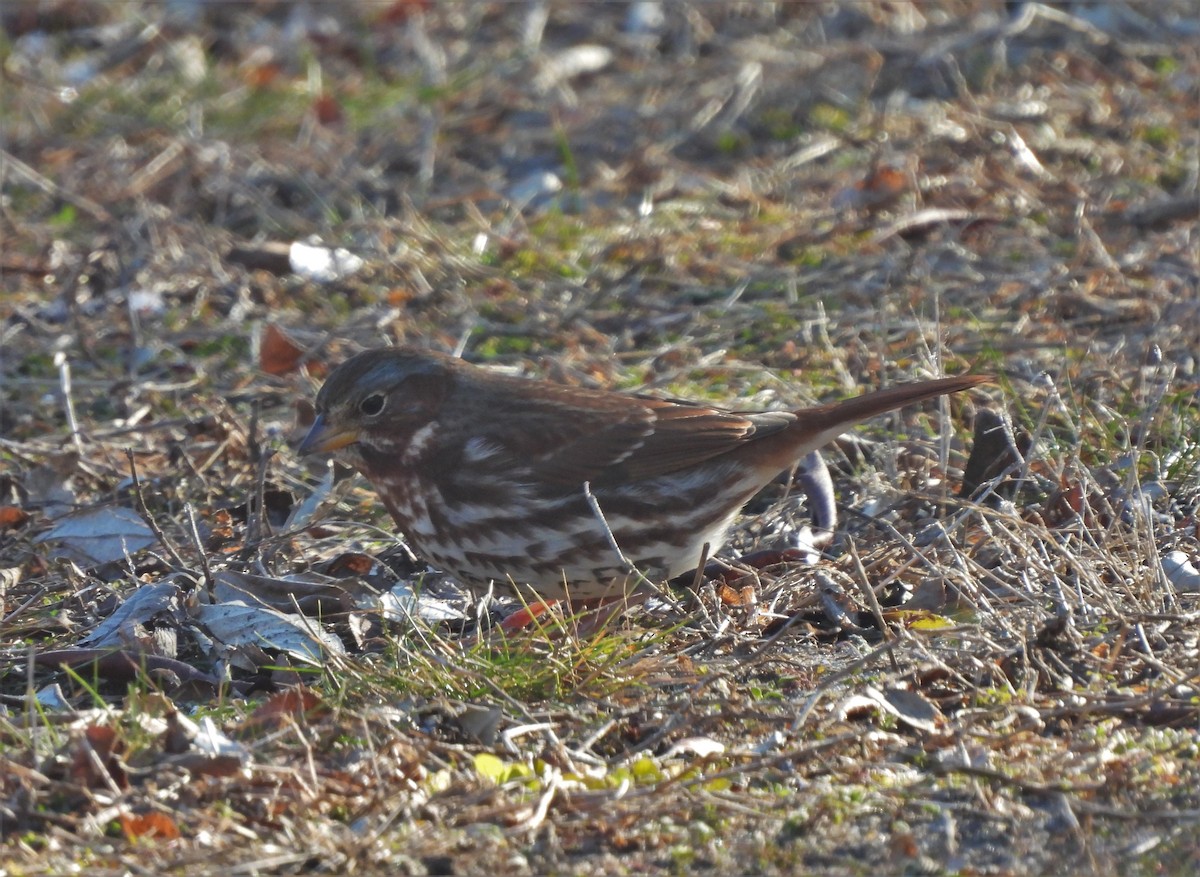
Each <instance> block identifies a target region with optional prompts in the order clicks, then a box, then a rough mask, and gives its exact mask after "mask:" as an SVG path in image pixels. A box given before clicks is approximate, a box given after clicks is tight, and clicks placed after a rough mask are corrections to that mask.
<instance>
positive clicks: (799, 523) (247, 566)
mask: <svg viewBox="0 0 1200 877" xmlns="http://www.w3.org/2000/svg"><path fill="white" fill-rule="evenodd" d="M0 17H2V24H3V30H2V32H0V40H3V42H2V43H0V55H2V56H3V78H4V81H3V87H2V88H0V112H2V114H3V115H2V126H3V132H4V138H3V152H2V153H0V185H2V202H0V235H2V239H3V249H2V252H0V272H2V273H0V292H2V298H0V466H2V469H0V643H2V652H0V872H2V873H5V874H34V873H71V872H79V871H83V872H86V873H89V874H108V873H112V874H117V873H122V874H124V873H137V874H151V873H152V874H171V873H206V872H211V871H216V870H220V871H223V872H225V873H229V874H251V873H253V874H288V873H387V874H397V873H412V874H423V873H429V874H451V873H453V874H471V873H488V874H529V873H588V874H608V873H612V874H621V873H639V874H640V873H663V872H672V871H675V872H687V871H692V870H704V869H715V870H716V871H717V872H719V873H730V872H737V873H756V874H786V873H800V872H804V873H830V874H833V873H839V874H840V873H880V872H881V871H896V870H904V871H909V872H929V873H970V874H1018V873H1019V874H1034V873H1053V874H1061V873H1067V872H1070V871H1085V872H1092V873H1100V874H1142V873H1146V874H1149V873H1154V874H1190V873H1195V871H1196V869H1197V867H1198V866H1200V848H1198V846H1197V844H1196V840H1195V838H1196V823H1197V821H1198V820H1200V762H1198V760H1197V756H1198V751H1200V745H1198V743H1200V741H1198V740H1197V729H1198V727H1200V706H1198V703H1200V683H1198V681H1197V680H1198V677H1200V657H1198V648H1197V625H1196V620H1197V612H1198V607H1197V594H1198V593H1200V573H1198V572H1197V568H1196V562H1197V558H1198V556H1200V544H1198V524H1197V518H1196V504H1197V496H1200V474H1198V473H1200V468H1198V467H1200V443H1198V441H1197V439H1198V437H1200V406H1198V398H1197V386H1198V384H1197V380H1198V379H1197V374H1198V372H1197V362H1196V352H1197V350H1200V258H1198V252H1200V245H1198V241H1197V221H1198V216H1197V212H1198V211H1197V203H1198V200H1197V166H1198V161H1200V160H1198V154H1200V148H1198V139H1200V138H1198V133H1197V132H1198V130H1200V124H1198V123H1200V118H1198V116H1200V111H1198V108H1200V84H1198V83H1200V50H1198V48H1197V47H1198V46H1200V39H1198V38H1197V33H1198V32H1200V17H1197V14H1196V9H1195V7H1194V6H1193V5H1191V4H1189V3H1187V2H1178V3H1170V2H1161V3H1155V4H1153V5H1150V4H1128V3H1123V2H1116V0H1113V2H1107V0H1105V2H1095V3H1092V4H1073V5H1072V7H1071V10H1070V11H1067V10H1065V9H1062V8H1058V7H1053V8H1052V7H1048V6H1043V5H1040V4H1008V5H1007V6H1005V5H1002V4H999V3H984V2H972V0H961V2H955V0H944V2H943V0H934V2H928V3H925V2H923V3H920V4H909V3H905V2H896V3H865V2H864V3H857V4H817V3H799V2H797V3H790V2H779V3H765V2H755V3H735V2H711V3H704V4H695V5H691V4H686V3H671V2H667V3H661V4H660V3H653V2H650V3H619V4H618V3H611V4H597V3H586V4H578V3H567V2H562V3H560V2H545V3H543V2H509V3H461V4H460V3H450V2H448V3H442V2H436V3H435V2H428V0H426V2H422V0H395V2H391V0H389V2H357V3H339V4H321V3H306V4H300V3H295V4H293V3H284V2H277V0H255V2H249V0H248V2H208V0H184V2H174V3H171V4H157V3H151V2H144V3H139V2H125V3H119V4H113V3H106V2H89V0H16V2H6V3H5V4H3V6H2V7H0ZM401 340H404V341H416V342H419V343H422V344H426V345H431V346H436V347H440V348H442V349H447V350H462V351H463V352H464V354H465V355H466V356H468V357H469V358H471V359H472V360H475V361H480V362H487V363H491V364H495V365H498V366H503V367H507V368H510V369H513V370H517V371H520V372H522V373H526V374H531V375H539V376H543V377H549V378H552V379H555V380H560V381H567V382H576V383H581V384H589V385H597V386H606V387H632V386H642V385H647V386H648V387H649V388H650V389H651V390H653V391H655V392H662V393H668V394H672V395H676V396H681V397H691V398H701V399H706V400H719V401H723V402H727V403H730V404H736V405H737V406H739V407H766V406H776V405H778V406H784V405H789V404H791V405H800V404H804V403H805V402H806V401H812V400H815V399H819V398H831V397H836V396H839V395H844V394H847V393H850V392H853V391H854V390H855V388H857V387H861V386H875V385H879V384H881V383H890V382H895V381H900V380H906V379H910V378H915V377H921V376H927V375H929V374H931V373H934V372H937V371H946V372H953V373H957V372H961V371H967V370H975V371H988V372H992V373H994V374H996V375H997V376H998V381H997V384H996V385H995V386H993V387H990V388H986V389H985V390H984V391H982V392H978V393H974V394H972V395H971V398H970V399H956V400H953V401H952V402H951V403H950V404H949V405H948V406H947V407H945V408H944V409H939V408H937V407H936V406H934V407H930V408H927V409H925V410H924V411H915V410H914V411H906V412H903V413H901V414H899V415H896V416H895V417H892V418H890V419H887V420H886V421H884V422H881V423H876V424H873V425H872V426H871V427H870V428H867V429H864V430H861V431H859V432H858V433H856V434H855V436H854V437H853V439H846V440H843V441H841V442H839V443H838V444H837V445H836V446H835V447H833V448H831V449H830V450H829V453H828V455H827V456H828V459H829V461H830V464H831V466H832V468H833V471H834V475H835V481H836V485H837V496H838V501H839V503H840V505H841V522H840V524H839V527H838V531H837V533H836V535H835V538H834V540H833V542H832V544H831V545H830V546H829V547H828V548H827V549H826V550H825V551H824V552H823V553H822V554H820V555H819V556H816V557H812V558H807V559H806V560H803V561H799V562H798V561H787V562H783V563H778V564H773V565H772V564H770V563H766V562H764V560H763V556H762V555H759V559H758V562H757V563H756V564H755V565H754V566H753V568H750V569H747V570H743V571H740V572H739V571H733V572H729V573H726V574H724V575H722V576H718V577H710V578H709V579H708V580H707V581H703V582H701V583H700V584H699V587H691V586H685V587H678V588H675V589H674V590H673V591H672V592H671V594H670V595H669V596H670V597H671V599H664V600H663V601H662V602H661V603H660V604H657V605H654V606H652V607H650V608H648V609H646V610H644V611H641V612H637V613H633V614H631V615H629V616H628V617H627V618H625V619H623V620H622V622H621V623H620V624H617V625H614V626H613V627H611V628H609V629H607V630H605V631H602V632H601V633H599V634H596V635H594V636H590V637H587V638H583V639H578V638H575V637H573V636H571V635H569V634H568V635H560V636H555V637H548V636H537V635H535V636H526V637H520V636H518V637H513V638H509V639H505V638H503V637H499V636H497V635H494V634H486V633H484V634H483V635H482V636H479V635H477V634H478V633H479V628H480V625H481V624H486V623H487V622H488V620H489V619H490V618H493V617H495V616H497V615H500V614H503V613H504V612H506V611H510V610H511V607H506V606H504V605H503V604H500V605H495V606H491V607H487V606H483V607H481V606H477V605H475V604H474V603H473V602H472V601H471V600H469V599H467V597H466V596H465V595H464V594H463V593H462V592H461V591H460V590H459V589H457V588H456V587H455V586H454V583H453V582H448V581H444V580H442V579H441V578H440V577H439V576H437V575H436V573H434V572H432V571H429V570H427V569H425V568H424V566H423V565H422V564H420V562H419V561H416V560H414V559H413V558H412V557H410V556H409V555H407V553H406V552H405V550H404V547H403V544H402V543H401V542H398V541H397V539H396V537H395V536H394V535H393V534H392V533H391V531H390V527H389V524H388V522H387V520H386V518H385V516H384V515H383V514H382V513H381V510H380V509H379V508H378V506H377V505H376V504H375V503H374V502H373V499H372V495H371V493H370V492H369V491H368V490H367V489H366V487H365V485H364V484H363V483H362V482H361V481H359V480H357V479H356V478H350V477H345V476H346V474H347V473H342V472H334V471H333V470H330V469H326V468H325V467H324V466H323V465H322V464H320V463H319V462H317V463H314V462H312V461H302V460H300V459H297V458H296V456H295V455H294V453H292V452H291V450H290V447H289V442H290V441H293V440H294V438H295V436H296V430H297V428H299V426H300V425H302V424H303V422H304V421H305V419H306V418H307V417H310V416H311V411H310V410H308V409H306V401H307V400H310V399H311V398H312V395H313V392H314V389H315V386H316V384H317V383H319V380H320V376H321V375H322V374H324V373H325V372H326V371H327V369H328V367H329V366H330V365H331V364H333V363H336V362H337V361H339V360H340V359H341V358H343V357H344V356H346V355H347V354H348V353H349V352H351V351H353V350H354V349H357V348H358V347H360V346H363V345H373V344H379V343H386V342H395V341H401ZM480 416H481V417H486V416H487V412H486V411H483V412H480ZM964 481H965V482H966V483H967V485H968V487H969V488H973V489H968V490H966V491H964V490H963V489H962V487H963V483H964ZM798 502H799V500H798V499H797V497H796V495H795V491H789V490H788V489H787V487H786V485H785V484H783V483H782V482H781V483H780V484H778V485H775V486H773V487H772V488H771V489H770V490H768V491H766V492H765V493H764V495H762V496H761V497H759V498H758V499H757V500H756V501H755V502H754V503H753V504H752V506H751V508H750V509H749V510H748V514H747V516H746V518H745V520H744V521H743V523H742V524H741V525H740V526H739V528H738V531H737V537H736V540H735V545H733V546H732V547H731V548H730V550H729V551H728V552H727V554H728V555H729V557H731V558H732V557H736V556H737V555H738V554H741V553H744V552H750V551H755V550H761V549H778V548H780V547H781V546H794V545H795V544H796V539H797V534H798V533H800V532H801V531H802V529H803V523H804V521H805V519H806V514H807V513H806V511H805V509H804V508H803V506H802V505H799V504H798ZM788 556H789V557H790V556H791V555H788ZM768 559H770V558H768ZM689 584H690V583H689ZM414 587H415V588H416V589H415V590H414ZM751 596H752V597H753V599H751Z"/></svg>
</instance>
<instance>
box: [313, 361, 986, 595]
mask: <svg viewBox="0 0 1200 877" xmlns="http://www.w3.org/2000/svg"><path fill="white" fill-rule="evenodd" d="M988 380H989V378H988V377H987V376H984V375H961V376H958V377H946V378H940V379H935V380H926V381H919V382H915V383H909V384H903V385H899V386H893V387H889V388H887V389H881V390H875V391H874V392H868V393H865V394H863V395H860V396H857V397H853V398H850V399H846V400H844V401H840V402H833V403H829V404H822V405H813V406H810V407H804V408H798V409H795V410H791V411H786V410H781V411H737V410H728V409H724V408H719V407H715V406H711V405H708V404H702V403H697V402H688V401H680V400H674V399H664V398H658V397H654V396H649V395H643V394H631V393H623V392H616V391H608V390H601V389H590V388H581V387H574V386H566V385H561V384H557V383H552V382H549V381H543V380H534V379H529V378H523V377H517V376H514V375H509V374H503V373H501V372H498V371H495V370H492V369H489V368H486V367H482V366H477V365H473V364H470V363H468V362H467V361H465V360H463V359H460V358H457V357H452V356H448V355H446V354H442V353H438V352H436V351H432V350H426V349H419V348H415V347H385V348H376V349H369V350H364V351H362V352H361V353H358V354H356V355H354V356H352V357H351V358H349V359H348V360H346V361H345V362H343V363H342V364H341V365H339V366H337V367H336V368H335V369H333V370H332V371H331V372H330V373H329V376H328V378H327V379H326V381H325V383H324V384H323V385H322V387H321V389H320V390H319V391H318V393H317V397H316V403H315V406H314V407H315V413H316V417H315V420H314V421H313V423H312V426H311V428H310V429H309V431H308V433H307V435H306V436H305V437H304V438H303V440H302V441H301V442H300V445H299V447H298V448H297V451H298V452H299V454H300V455H308V454H318V453H332V454H334V455H335V457H337V458H338V459H340V460H341V461H342V462H344V463H347V464H349V465H350V466H352V467H354V468H355V469H357V470H358V471H359V472H360V473H362V474H363V475H364V476H365V477H366V478H367V480H368V481H369V482H370V483H371V485H372V486H373V487H374V489H375V491H376V492H377V493H378V495H379V497H380V499H381V500H382V502H383V504H384V506H385V507H386V508H387V510H388V512H389V513H390V514H391V516H392V518H393V519H394V520H395V522H396V525H397V526H398V528H399V530H400V531H401V532H402V533H403V535H404V537H405V540H406V541H407V543H408V544H409V546H410V547H411V548H412V549H413V551H414V552H415V553H416V554H417V555H419V556H420V557H421V558H423V559H424V560H425V561H427V562H428V563H430V564H431V565H433V566H435V567H437V568H440V569H441V570H442V571H443V572H446V573H449V574H451V575H452V576H453V577H454V578H456V579H457V580H458V581H460V582H461V583H462V584H463V585H465V586H467V587H468V588H469V589H471V590H472V591H476V592H482V591H483V590H484V589H487V588H490V587H493V586H494V587H498V588H501V589H510V590H515V591H516V592H517V593H519V594H520V595H521V596H522V597H523V598H527V597H532V598H533V599H535V600H537V601H567V603H568V604H569V605H573V606H579V605H589V604H599V603H603V602H605V601H608V600H612V599H619V598H623V597H628V596H629V595H630V593H631V592H633V591H634V590H636V589H638V588H639V587H640V586H641V585H643V584H644V583H645V582H662V581H665V580H668V579H671V578H673V577H675V576H678V575H680V574H681V573H684V572H687V571H689V570H692V569H695V568H696V566H697V565H698V563H699V562H700V561H701V556H702V554H703V553H704V552H705V551H711V552H716V551H717V550H719V549H720V547H721V546H722V545H724V543H725V540H726V538H727V536H728V533H729V530H730V528H731V527H732V525H733V523H734V521H735V519H736V518H737V516H738V514H739V512H740V511H741V509H742V507H743V506H744V505H745V504H746V503H747V502H748V501H749V500H750V499H751V497H753V496H754V495H755V494H756V493H758V491H759V490H760V489H762V488H763V487H764V486H766V485H767V484H768V483H770V482H771V481H772V480H774V479H775V478H776V477H777V476H778V475H779V474H780V473H781V472H783V471H784V470H786V469H788V468H790V467H791V466H793V465H794V464H795V463H796V462H797V461H799V460H800V459H801V458H803V457H805V456H806V455H807V454H809V453H810V452H812V451H815V450H817V449H819V448H820V447H821V446H822V445H825V444H827V443H828V442H830V441H832V440H833V439H834V438H836V437H837V436H838V435H840V434H842V433H843V432H845V431H846V430H848V429H849V428H851V427H852V426H854V425H856V424H858V423H861V422H863V421H865V420H867V419H869V418H871V417H874V416H876V415H878V414H882V413H884V412H887V411H891V410H893V409H896V408H900V407H902V406H905V405H909V404H912V403H916V402H920V401H922V400H926V399H931V398H934V397H938V396H942V395H945V394H948V393H955V392H959V391H962V390H967V389H970V388H972V387H976V386H978V385H980V384H982V383H985V382H987V381H988Z"/></svg>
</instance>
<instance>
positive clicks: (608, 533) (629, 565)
mask: <svg viewBox="0 0 1200 877" xmlns="http://www.w3.org/2000/svg"><path fill="white" fill-rule="evenodd" d="M583 496H584V498H585V499H586V500H587V504H588V506H589V507H590V508H591V510H592V514H594V515H595V516H596V520H598V521H599V522H600V523H601V525H603V527H604V536H605V538H607V539H608V545H609V547H610V548H611V549H612V550H613V551H614V552H615V553H616V555H617V557H618V558H619V559H620V561H621V565H622V566H623V567H624V568H625V572H626V574H627V575H636V576H637V577H638V578H639V579H642V580H643V581H644V580H646V576H644V575H643V574H642V572H641V571H640V570H639V569H638V568H637V567H636V566H634V565H633V561H631V560H630V559H629V558H628V557H626V556H625V552H624V551H622V550H621V546H620V545H618V544H617V537H616V535H615V534H614V533H613V531H612V528H611V527H610V526H608V519H607V518H605V517H604V511H603V510H602V509H601V508H600V502H599V501H598V500H597V499H596V495H595V494H594V493H592V483H591V482H590V481H585V482H583Z"/></svg>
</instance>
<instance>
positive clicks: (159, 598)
mask: <svg viewBox="0 0 1200 877" xmlns="http://www.w3.org/2000/svg"><path fill="white" fill-rule="evenodd" d="M182 595H183V592H182V591H180V589H179V588H178V586H176V585H174V584H173V583H171V582H158V583H156V584H152V585H142V586H141V587H140V588H138V589H137V590H135V591H134V592H133V594H132V596H130V597H129V598H128V599H127V600H126V601H125V602H124V603H122V604H121V605H120V607H118V608H117V611H116V612H114V613H113V614H112V615H110V616H108V618H106V619H104V621H102V622H100V624H98V625H97V626H96V627H95V628H93V629H92V632H91V633H89V634H88V635H87V636H85V637H84V638H83V639H81V640H80V641H79V642H77V643H76V644H75V645H76V646H78V647H79V648H93V649H102V648H106V647H109V646H123V645H128V644H129V643H132V642H136V640H137V637H136V635H135V633H134V628H135V627H136V626H138V625H144V624H146V623H147V622H149V621H150V620H151V619H153V618H154V617H156V616H158V615H162V614H171V615H174V614H175V613H177V612H178V611H179V598H180V597H181V596H182Z"/></svg>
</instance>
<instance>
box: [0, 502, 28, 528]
mask: <svg viewBox="0 0 1200 877" xmlns="http://www.w3.org/2000/svg"><path fill="white" fill-rule="evenodd" d="M28 520H29V513H28V512H26V511H24V510H23V509H19V508H17V507H16V506H15V505H5V506H0V530H8V529H15V528H16V527H20V526H22V525H23V524H24V523H25V522H26V521H28Z"/></svg>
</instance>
